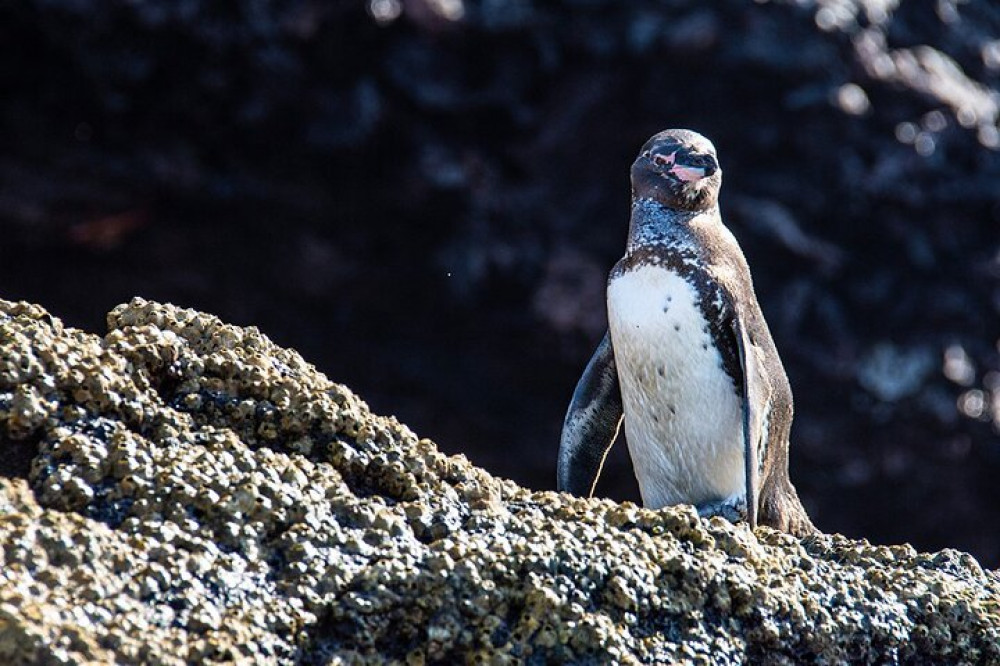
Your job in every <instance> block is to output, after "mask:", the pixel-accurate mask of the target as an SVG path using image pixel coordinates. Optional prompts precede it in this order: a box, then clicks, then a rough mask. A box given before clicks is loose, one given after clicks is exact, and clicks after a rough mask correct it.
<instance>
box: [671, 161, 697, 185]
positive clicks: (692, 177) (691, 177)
mask: <svg viewBox="0 0 1000 666" xmlns="http://www.w3.org/2000/svg"><path fill="white" fill-rule="evenodd" d="M670 173H672V174H674V175H675V176H677V177H678V178H680V179H681V180H683V181H685V182H688V183H691V182H694V181H696V180H701V179H702V178H704V177H705V170H704V169H702V168H700V167H687V166H681V165H680V164H675V165H674V166H672V167H670Z"/></svg>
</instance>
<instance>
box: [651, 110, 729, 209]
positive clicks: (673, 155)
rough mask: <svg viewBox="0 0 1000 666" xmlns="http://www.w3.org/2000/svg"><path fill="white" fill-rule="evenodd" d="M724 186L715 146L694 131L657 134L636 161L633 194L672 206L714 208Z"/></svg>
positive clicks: (677, 207) (671, 131)
mask: <svg viewBox="0 0 1000 666" xmlns="http://www.w3.org/2000/svg"><path fill="white" fill-rule="evenodd" d="M721 185H722V169H721V168H719V160H718V158H717V157H716V155H715V146H713V145H712V142H711V141H709V140H708V139H706V138H705V137H703V136H702V135H701V134H698V133H697V132H692V131H691V130H683V129H671V130H664V131H663V132H660V133H659V134H654V135H653V136H652V137H650V138H649V141H647V142H646V143H645V145H643V147H642V150H641V151H640V152H639V156H638V157H637V158H635V162H633V163H632V197H633V198H637V197H638V198H645V199H652V200H653V201H656V202H658V203H661V204H663V205H664V206H666V207H668V208H675V209H678V210H687V211H700V210H708V209H710V208H713V207H715V206H716V204H718V201H719V188H720V187H721Z"/></svg>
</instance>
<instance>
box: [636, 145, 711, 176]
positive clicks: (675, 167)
mask: <svg viewBox="0 0 1000 666" xmlns="http://www.w3.org/2000/svg"><path fill="white" fill-rule="evenodd" d="M689 157H691V158H692V159H690V160H688V159H684V155H682V161H678V160H677V151H676V150H675V151H674V152H672V153H669V154H663V153H653V154H652V155H650V159H651V160H652V161H653V162H654V163H655V164H657V165H659V166H661V167H669V168H668V169H667V170H666V171H665V172H664V173H668V174H670V175H671V176H673V177H674V178H676V179H677V180H680V181H683V182H685V183H696V182H698V181H699V180H701V179H702V178H707V177H709V176H711V175H712V174H713V173H715V172H716V170H717V169H716V166H715V163H714V162H713V161H712V158H711V157H709V156H699V155H692V156H689ZM686 162H687V163H686ZM699 162H700V163H701V164H699Z"/></svg>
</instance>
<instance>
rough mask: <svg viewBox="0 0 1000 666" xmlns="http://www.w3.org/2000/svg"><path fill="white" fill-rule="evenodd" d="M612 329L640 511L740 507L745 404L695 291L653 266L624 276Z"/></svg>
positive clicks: (616, 285)
mask: <svg viewBox="0 0 1000 666" xmlns="http://www.w3.org/2000/svg"><path fill="white" fill-rule="evenodd" d="M608 324H609V327H610V330H611V341H612V344H613V345H614V351H615V362H616V364H617V366H618V377H619V383H620V384H621V390H622V401H623V407H624V412H625V437H626V439H627V440H628V447H629V453H630V455H631V456H632V464H633V466H634V467H635V474H636V478H637V479H638V481H639V488H640V490H641V492H642V499H643V503H644V504H645V505H646V506H648V507H653V508H659V507H661V506H666V505H669V504H678V503H682V502H684V503H691V504H700V503H704V502H713V501H719V500H724V499H729V498H735V497H742V496H743V494H745V480H744V469H743V438H742V434H743V420H742V403H741V401H740V400H739V399H738V397H737V395H736V391H735V389H734V386H733V381H732V379H731V378H730V377H729V376H728V375H727V374H726V372H725V370H723V366H722V358H721V356H720V354H719V352H718V351H717V350H716V348H715V346H714V344H713V342H712V338H711V334H710V333H709V329H708V322H707V321H705V318H704V316H703V315H702V313H701V310H700V309H699V307H698V294H697V292H696V291H695V289H694V287H692V286H691V285H690V284H689V283H688V282H687V281H686V280H684V279H683V278H682V277H680V276H679V275H677V274H676V273H674V272H673V271H670V270H668V269H666V268H662V267H659V266H641V267H639V268H636V269H634V270H631V271H628V272H626V273H624V274H622V275H620V276H618V277H616V278H615V279H613V280H612V281H611V283H610V285H609V287H608Z"/></svg>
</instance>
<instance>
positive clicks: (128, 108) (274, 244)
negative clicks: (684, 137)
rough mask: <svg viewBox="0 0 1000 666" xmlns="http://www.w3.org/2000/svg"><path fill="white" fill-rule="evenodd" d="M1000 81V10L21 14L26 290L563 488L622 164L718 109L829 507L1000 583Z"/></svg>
mask: <svg viewBox="0 0 1000 666" xmlns="http://www.w3.org/2000/svg"><path fill="white" fill-rule="evenodd" d="M998 88H1000V5H998V4H997V3H996V2H991V1H990V0H978V1H976V2H958V1H957V0H936V1H934V2H931V1H929V0H924V1H921V0H913V1H911V2H897V1H896V0H816V1H812V0H780V1H775V2H752V1H750V0H717V1H715V2H711V3H708V2H704V1H703V0H629V1H627V2H624V1H622V0H544V1H542V0H367V1H362V0H354V1H342V2H325V1H322V0H275V1H274V2H259V1H256V0H242V1H239V2H231V3H219V2H214V1H212V0H143V1H142V2H135V1H126V0H20V1H18V2H0V90H2V91H3V93H4V94H3V95H2V96H0V233H2V238H3V242H2V243H0V295H2V296H3V297H4V298H9V299H24V300H29V301H32V302H41V303H45V304H46V305H47V307H49V308H51V309H52V311H53V312H55V313H58V314H59V316H61V317H63V318H64V320H65V321H67V322H68V323H71V324H73V325H75V326H79V327H83V328H86V329H88V330H93V329H94V328H96V327H97V326H99V325H100V322H101V318H102V317H103V315H104V313H105V312H106V311H107V310H108V309H109V308H110V307H111V306H112V305H113V304H115V303H118V302H121V301H123V300H127V299H128V298H131V297H132V296H133V295H136V294H140V295H143V296H145V297H147V298H151V299H155V300H160V301H171V302H180V303H185V304H190V305H193V306H197V307H199V308H201V309H203V310H207V311H211V312H215V313H218V314H220V315H221V316H224V318H226V320H228V321H234V322H253V323H256V324H258V325H260V326H263V327H266V329H267V330H268V331H269V332H270V333H271V334H272V335H273V336H274V337H275V339H277V340H280V341H282V343H283V344H285V345H287V346H292V347H294V348H296V349H298V350H300V351H301V352H302V353H303V354H305V355H306V356H307V357H308V358H309V359H311V360H312V361H313V362H314V363H315V364H316V365H317V366H318V367H320V368H321V369H323V370H324V371H327V372H329V373H331V374H332V375H335V376H336V377H338V378H339V379H341V380H343V381H346V382H347V383H349V384H350V385H351V386H352V387H354V388H355V389H357V390H359V391H360V392H362V393H363V394H364V395H365V397H366V399H367V400H368V401H369V402H370V403H371V404H372V405H375V406H377V407H378V408H379V409H382V410H384V411H385V410H392V411H393V412H394V413H397V414H399V415H400V416H401V418H403V420H405V421H406V422H407V423H409V424H410V425H411V426H413V427H414V428H419V430H420V431H421V432H422V433H423V434H424V435H426V436H433V438H434V439H435V440H436V441H437V442H439V444H440V445H441V446H442V447H444V448H445V449H446V450H449V451H458V450H462V451H466V452H468V455H469V456H470V458H471V459H473V460H475V461H476V462H477V463H478V464H481V465H484V466H486V467H487V468H488V469H490V470H493V471H497V472H500V473H502V474H504V475H505V476H509V477H511V478H514V479H515V480H517V481H518V482H519V483H521V484H522V485H527V486H530V487H534V488H552V487H553V486H554V477H553V474H552V459H553V455H554V450H555V442H556V441H557V438H558V432H559V425H560V423H561V420H562V416H563V414H564V412H565V408H566V404H567V402H568V399H569V396H570V394H571V392H572V388H573V385H574V382H575V381H576V379H577V378H578V377H579V373H580V371H581V369H582V368H583V366H584V365H585V363H586V361H587V358H588V357H589V355H590V353H591V352H592V350H593V348H594V346H595V345H596V343H597V341H598V340H599V339H600V336H601V332H602V328H603V326H604V308H603V299H602V294H601V290H602V286H603V283H604V277H605V276H606V274H607V271H608V270H609V269H610V267H611V266H612V265H613V264H614V262H615V261H616V260H617V259H618V257H619V256H620V253H621V251H622V244H623V240H624V236H625V232H626V226H627V220H628V180H627V174H628V166H629V164H630V162H631V160H632V158H633V157H634V155H635V152H636V150H637V148H638V146H640V145H641V144H642V142H643V141H644V140H645V139H646V138H647V137H648V136H649V135H650V134H652V133H653V132H654V131H657V130H660V129H663V128H664V127H667V126H675V127H676V126H691V127H694V128H695V129H698V130H700V131H702V132H703V133H705V134H706V135H708V136H710V137H711V138H712V139H713V140H714V141H715V143H716V145H717V146H718V147H719V150H720V156H721V159H722V161H723V167H724V169H725V171H726V184H725V186H724V190H723V210H724V212H725V214H726V220H727V222H728V223H729V224H730V225H731V226H732V228H733V230H734V232H735V233H736V235H737V237H738V238H739V239H740V242H741V243H742V244H743V246H744V249H745V250H746V252H747V256H748V258H749V260H750V263H751V266H752V267H753V271H754V278H755V280H756V283H757V288H758V293H759V295H760V299H761V304H762V306H763V309H764V311H765V313H766V314H767V316H768V321H769V323H770V326H771V329H772V332H773V333H774V336H775V338H776V341H777V344H778V348H779V350H780V351H781V354H782V357H783V360H784V362H785V364H786V365H787V368H788V371H789V375H790V377H791V380H792V385H793V388H794V390H795V396H796V403H797V410H796V412H797V416H796V425H795V427H794V429H793V432H792V436H793V438H794V444H793V452H792V465H793V477H794V479H795V482H796V485H797V487H798V488H799V491H800V493H801V494H802V496H803V501H804V502H805V503H806V506H807V507H808V509H809V511H810V514H811V515H812V516H814V518H815V520H816V522H817V524H819V525H821V526H823V527H824V528H826V529H830V530H835V531H841V532H845V533H850V534H855V535H867V536H870V537H871V538H872V539H873V540H878V541H880V542H884V543H892V542H896V541H912V542H914V543H919V544H921V545H922V546H923V547H924V548H927V549H935V548H939V547H943V546H944V545H953V544H961V545H962V547H963V548H965V549H971V550H973V551H974V552H975V553H976V554H977V556H979V557H980V558H981V559H982V561H983V562H987V563H989V564H990V565H991V566H1000V532H998V531H996V530H983V529H982V525H983V523H984V522H990V523H996V522H997V514H996V507H997V506H1000V484H997V483H996V482H995V479H996V478H997V476H998V475H1000V439H998V437H997V434H996V433H997V431H1000V354H998V353H997V350H996V347H995V343H996V341H997V339H998V338H1000V329H998V324H997V322H998V321H1000V316H998V313H1000V260H998V257H1000V254H998V252H1000V246H998V242H1000V240H998V236H997V228H998V225H1000V188H998V187H997V186H996V183H997V182H1000V151H997V150H996V149H995V147H996V144H997V141H998V130H997V108H998V106H1000V98H998V96H997V92H996V91H997V90H998ZM442 322H447V326H442V325H441V323H442ZM331 338H333V339H342V340H347V339H349V340H351V341H352V343H351V345H350V346H338V345H330V344H328V340H329V339H331ZM946 356H947V363H945V357H946ZM471 385H475V386H476V388H477V390H475V391H470V390H468V387H469V386H471ZM956 405H958V406H959V407H960V409H958V408H956ZM513 412H516V413H517V414H518V417H517V418H503V417H502V416H500V417H499V418H498V414H499V415H502V414H507V413H513ZM620 448H621V447H618V449H620ZM599 490H600V492H601V493H602V494H607V495H610V496H612V497H616V498H627V497H634V498H637V497H638V493H637V491H636V488H635V483H634V480H633V478H632V475H631V473H630V470H629V465H628V460H627V458H626V456H625V455H624V454H623V453H622V452H621V451H619V450H617V449H616V450H615V451H613V453H612V458H611V460H610V463H609V465H608V474H607V476H606V478H605V479H604V484H602V486H601V487H600V488H599ZM873 507H879V508H881V509H884V510H873ZM915 507H919V509H920V510H914V508H915ZM886 516H891V518H889V519H887V518H885V517H886Z"/></svg>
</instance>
